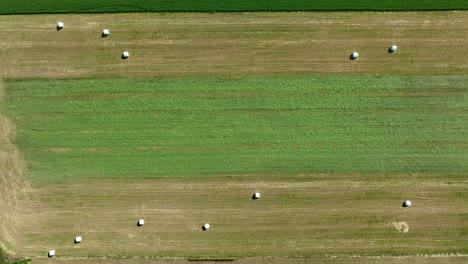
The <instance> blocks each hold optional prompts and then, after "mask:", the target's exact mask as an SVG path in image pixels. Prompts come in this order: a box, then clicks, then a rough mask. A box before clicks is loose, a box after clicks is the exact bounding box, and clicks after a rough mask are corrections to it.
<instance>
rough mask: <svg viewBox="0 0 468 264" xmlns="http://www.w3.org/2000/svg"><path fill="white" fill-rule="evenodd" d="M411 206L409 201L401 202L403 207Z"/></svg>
mask: <svg viewBox="0 0 468 264" xmlns="http://www.w3.org/2000/svg"><path fill="white" fill-rule="evenodd" d="M410 206H411V201H410V200H406V201H404V202H403V207H410Z"/></svg>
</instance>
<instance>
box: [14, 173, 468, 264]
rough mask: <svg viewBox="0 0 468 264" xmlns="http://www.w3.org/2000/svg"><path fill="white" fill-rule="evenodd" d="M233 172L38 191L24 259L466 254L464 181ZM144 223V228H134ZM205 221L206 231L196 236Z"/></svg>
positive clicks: (65, 185) (80, 184) (87, 183)
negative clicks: (407, 203) (51, 253)
mask: <svg viewBox="0 0 468 264" xmlns="http://www.w3.org/2000/svg"><path fill="white" fill-rule="evenodd" d="M224 176H226V175H224ZM232 176H233V177H232V178H229V177H220V178H218V179H216V178H205V179H158V180H138V181H136V180H85V181H79V182H69V181H68V182H65V183H61V184H60V183H57V184H49V185H47V186H39V188H38V193H39V197H40V199H41V202H42V203H43V204H44V205H45V207H46V208H45V212H47V214H44V215H42V216H38V215H37V216H35V217H37V218H42V219H43V223H42V224H38V225H35V226H29V227H28V228H27V229H26V230H25V235H24V238H25V243H24V247H23V248H22V250H21V252H20V254H22V255H25V256H29V257H33V258H34V259H36V260H40V259H46V252H47V251H48V250H49V249H52V248H54V249H56V250H57V258H59V259H65V260H66V259H80V258H93V257H105V258H117V259H120V258H132V259H133V258H143V259H144V258H150V259H152V258H165V257H168V258H178V257H182V258H195V259H197V258H249V257H279V258H289V257H291V258H325V259H328V258H331V257H332V256H336V257H338V258H347V257H350V256H354V257H359V258H363V257H365V256H369V255H370V256H373V255H379V256H380V255H386V256H389V258H384V259H386V260H389V259H392V257H393V256H399V255H418V254H428V255H436V254H447V253H450V254H451V253H453V254H457V253H460V254H464V252H466V248H465V246H464V237H465V236H464V235H463V234H466V208H468V201H467V200H466V199H463V197H459V196H457V195H456V194H457V193H466V192H467V191H468V187H467V186H468V182H467V181H466V180H465V179H463V178H461V179H460V178H458V180H457V179H455V178H454V179H452V180H450V179H448V178H447V177H446V176H444V175H392V176H391V177H388V178H382V177H377V178H376V177H374V176H372V175H369V176H367V177H366V176H364V175H301V176H300V175H298V176H294V177H275V178H272V177H268V176H266V175H263V176H261V175H232ZM371 179H374V180H371ZM255 191H260V192H261V193H262V198H261V199H260V200H257V201H253V200H251V196H252V194H253V193H254V192H255ZM405 199H411V201H412V202H413V206H412V207H411V208H402V207H401V203H402V201H404V200H405ZM140 218H144V219H145V226H143V227H137V226H136V222H137V220H138V219H140ZM393 222H406V223H407V225H408V226H409V232H407V233H404V232H400V231H398V230H396V229H395V226H394V225H393ZM204 223H210V224H211V226H212V229H211V230H209V231H207V232H202V231H201V226H202V225H203V224H204ZM464 232H465V233H464ZM76 235H81V236H82V237H83V242H82V243H81V244H80V245H74V244H73V239H74V237H75V236H76ZM445 257H446V256H445ZM377 260H378V259H377ZM377 260H376V261H377ZM383 263H387V262H383ZM389 263H392V262H389Z"/></svg>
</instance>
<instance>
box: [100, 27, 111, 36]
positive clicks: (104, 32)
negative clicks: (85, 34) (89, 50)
mask: <svg viewBox="0 0 468 264" xmlns="http://www.w3.org/2000/svg"><path fill="white" fill-rule="evenodd" d="M109 34H110V32H109V30H108V29H107V28H106V29H104V30H103V31H102V34H101V36H102V37H103V38H105V37H107V36H109Z"/></svg>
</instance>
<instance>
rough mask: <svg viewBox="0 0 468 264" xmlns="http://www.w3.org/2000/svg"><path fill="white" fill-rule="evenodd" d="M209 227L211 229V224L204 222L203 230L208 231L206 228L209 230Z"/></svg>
mask: <svg viewBox="0 0 468 264" xmlns="http://www.w3.org/2000/svg"><path fill="white" fill-rule="evenodd" d="M208 229H210V224H204V225H203V226H202V230H203V231H206V230H208Z"/></svg>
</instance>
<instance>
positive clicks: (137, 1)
mask: <svg viewBox="0 0 468 264" xmlns="http://www.w3.org/2000/svg"><path fill="white" fill-rule="evenodd" d="M456 9H460V10H461V9H468V1H466V0H411V1H408V0H346V1H343V0H309V1H307V0H291V1H284V0H262V1H252V0H221V1H219V0H203V1H193V0H158V1H141V0H100V1H95V0H49V1H43V0H22V1H17V0H2V1H0V14H39V13H123V12H214V11H220V12H238V11H372V10H374V11H417V10H456Z"/></svg>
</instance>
